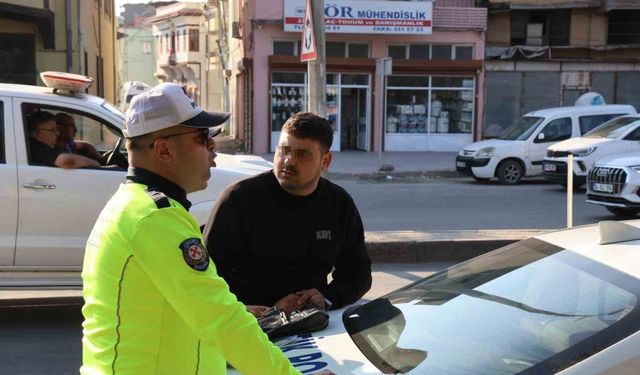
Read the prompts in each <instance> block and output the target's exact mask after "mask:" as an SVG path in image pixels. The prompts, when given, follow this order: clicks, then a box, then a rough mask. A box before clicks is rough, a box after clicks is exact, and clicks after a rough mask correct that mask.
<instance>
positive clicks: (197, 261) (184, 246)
mask: <svg viewBox="0 0 640 375" xmlns="http://www.w3.org/2000/svg"><path fill="white" fill-rule="evenodd" d="M180 250H182V257H183V258H184V261H185V262H187V265H188V266H189V267H191V268H193V269H194V270H196V271H204V270H206V269H207V267H208V266H209V253H208V252H207V249H206V248H205V247H204V245H203V244H202V242H200V239H199V238H187V239H186V240H184V241H182V243H181V244H180Z"/></svg>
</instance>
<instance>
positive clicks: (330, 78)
mask: <svg viewBox="0 0 640 375" xmlns="http://www.w3.org/2000/svg"><path fill="white" fill-rule="evenodd" d="M326 81H327V85H337V84H338V75H337V74H335V73H329V74H327V78H326Z"/></svg>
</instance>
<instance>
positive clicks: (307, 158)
mask: <svg viewBox="0 0 640 375" xmlns="http://www.w3.org/2000/svg"><path fill="white" fill-rule="evenodd" d="M332 141H333V128H332V127H331V124H330V123H329V122H328V121H327V120H326V119H324V118H322V117H320V116H317V115H315V114H312V113H308V112H305V113H298V114H295V115H294V116H292V117H291V118H290V119H289V120H288V121H287V122H286V123H285V124H284V126H283V127H282V131H281V135H280V139H279V142H278V148H277V150H276V153H275V156H274V169H273V170H271V171H269V172H265V173H262V174H260V175H257V176H255V177H252V178H249V179H246V180H244V181H240V182H238V183H236V184H234V185H231V186H230V187H228V188H227V189H226V190H225V191H224V192H223V193H222V195H221V196H220V197H219V198H218V201H217V203H216V207H215V208H214V210H213V212H212V214H211V217H210V218H209V222H208V223H207V226H206V228H205V233H204V238H205V241H206V247H207V249H208V250H209V253H210V254H211V258H212V259H213V261H214V263H215V264H216V266H217V269H218V273H219V274H220V276H222V277H223V278H224V279H225V280H226V281H227V283H228V284H229V286H230V288H231V291H232V292H233V293H234V294H236V296H237V297H238V299H239V300H240V301H242V302H244V303H245V304H247V305H264V306H273V305H275V306H276V307H278V308H281V309H284V310H286V311H287V312H290V311H292V310H294V309H297V308H301V307H303V306H304V305H306V304H314V305H317V306H319V307H323V308H326V309H336V308H340V307H343V306H345V305H348V304H351V303H353V302H355V301H357V300H358V299H360V298H361V297H362V296H363V295H364V294H365V293H366V292H367V291H368V290H369V288H370V287H371V261H370V259H369V256H368V254H367V250H366V248H365V245H364V229H363V226H362V219H361V218H360V214H359V213H358V210H357V208H356V206H355V204H354V202H353V199H352V198H351V196H350V195H349V194H348V193H347V192H346V191H345V190H344V189H343V188H341V187H340V186H338V185H336V184H334V183H332V182H330V181H328V180H326V179H324V178H322V177H320V175H321V174H322V173H323V172H325V171H326V170H327V168H329V165H330V164H331V158H332V154H331V152H330V151H329V148H330V147H331V143H332ZM330 273H331V277H332V280H331V282H330V283H328V282H327V276H328V275H329V274H330Z"/></svg>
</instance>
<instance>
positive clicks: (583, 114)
mask: <svg viewBox="0 0 640 375" xmlns="http://www.w3.org/2000/svg"><path fill="white" fill-rule="evenodd" d="M635 113H636V110H635V108H634V107H633V106H631V105H593V106H573V107H558V108H548V109H542V110H539V111H533V112H529V113H527V114H526V115H524V116H523V117H522V118H521V119H520V121H519V122H518V123H516V124H514V125H512V126H510V127H509V128H507V129H506V130H505V132H504V133H503V135H502V137H501V138H500V139H491V140H486V141H480V142H476V143H472V144H470V145H467V146H465V147H464V148H463V149H462V150H460V152H459V154H458V156H457V157H456V169H457V170H458V172H461V173H464V174H467V175H471V176H472V177H473V178H475V179H476V180H478V181H487V180H489V179H491V178H493V177H497V178H498V180H499V181H500V182H501V183H502V184H507V185H511V184H517V183H518V182H520V179H521V178H522V177H524V176H539V175H541V174H542V160H543V159H544V157H545V154H546V151H547V147H548V146H549V145H551V144H553V143H556V142H559V141H562V140H565V139H569V138H573V137H578V136H581V135H582V134H585V133H587V132H588V131H590V130H591V129H594V128H595V127H597V126H598V125H600V124H602V123H603V122H606V121H608V120H610V119H612V118H615V117H619V116H622V115H628V114H635Z"/></svg>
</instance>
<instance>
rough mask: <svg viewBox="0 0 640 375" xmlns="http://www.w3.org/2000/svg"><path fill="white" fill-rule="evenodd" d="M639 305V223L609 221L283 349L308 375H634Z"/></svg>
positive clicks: (357, 313)
mask: <svg viewBox="0 0 640 375" xmlns="http://www.w3.org/2000/svg"><path fill="white" fill-rule="evenodd" d="M639 302H640V220H636V221H628V222H602V223H600V224H599V225H589V226H583V227H577V228H573V229H567V230H561V231H556V232H551V233H545V234H542V235H538V236H536V237H532V238H529V239H526V240H523V241H519V242H516V243H514V244H511V245H509V246H506V247H503V248H501V249H498V250H495V251H493V252H490V253H487V254H485V255H482V256H479V257H476V258H474V259H471V260H469V261H466V262H463V263H460V264H458V265H455V266H453V267H450V268H449V269H447V270H444V271H442V272H439V273H436V274H434V275H432V276H429V277H427V278H425V279H423V280H420V281H418V282H416V283H414V284H412V285H410V286H407V287H405V288H402V289H399V290H397V291H395V292H392V293H390V294H387V295H386V296H383V297H381V298H378V299H376V300H373V301H371V302H368V303H366V304H364V305H360V306H355V307H351V308H348V309H346V310H344V311H336V312H332V313H331V314H330V320H329V326H328V328H327V329H325V330H323V331H319V332H314V333H313V334H300V335H298V336H293V337H289V338H285V339H283V340H280V341H277V342H276V343H277V344H278V345H279V346H280V347H281V348H282V350H283V351H284V353H285V355H287V356H288V357H289V359H290V360H291V362H292V363H293V364H294V365H295V366H296V367H297V368H298V369H299V370H300V371H302V372H303V373H306V374H312V373H314V372H317V371H320V370H325V369H326V370H330V371H333V372H334V373H336V374H338V375H346V374H357V375H365V374H380V373H384V374H481V375H483V374H486V375H495V374H563V375H591V374H637V373H638V372H637V370H638V364H640V351H639V350H638V348H640V303H639ZM231 373H234V372H233V371H232V372H231Z"/></svg>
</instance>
